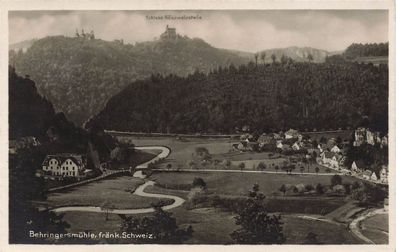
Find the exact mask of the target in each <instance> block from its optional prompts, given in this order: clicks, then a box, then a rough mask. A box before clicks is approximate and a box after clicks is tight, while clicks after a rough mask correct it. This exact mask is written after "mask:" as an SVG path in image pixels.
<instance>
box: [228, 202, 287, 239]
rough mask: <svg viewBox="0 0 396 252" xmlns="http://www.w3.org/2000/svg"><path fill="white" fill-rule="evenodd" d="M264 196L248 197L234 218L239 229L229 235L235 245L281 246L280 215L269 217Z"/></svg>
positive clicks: (281, 228)
mask: <svg viewBox="0 0 396 252" xmlns="http://www.w3.org/2000/svg"><path fill="white" fill-rule="evenodd" d="M264 198H265V197H264V196H260V195H256V196H255V197H249V198H248V199H247V200H246V203H245V204H244V205H243V207H241V208H240V209H239V210H238V211H237V216H236V217H235V223H236V225H238V226H240V228H239V229H237V230H236V231H234V232H232V233H231V234H230V236H231V238H232V239H233V240H234V241H235V242H236V243H237V244H282V243H284V242H285V240H286V238H285V237H284V235H283V222H282V221H281V216H280V215H269V214H268V212H267V209H266V207H265V204H264Z"/></svg>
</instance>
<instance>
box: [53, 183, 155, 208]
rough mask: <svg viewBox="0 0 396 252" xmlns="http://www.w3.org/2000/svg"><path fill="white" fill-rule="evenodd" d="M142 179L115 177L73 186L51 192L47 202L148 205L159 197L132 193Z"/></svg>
mask: <svg viewBox="0 0 396 252" xmlns="http://www.w3.org/2000/svg"><path fill="white" fill-rule="evenodd" d="M143 183H144V181H143V180H141V179H138V178H133V177H129V176H123V177H116V178H111V179H106V180H101V181H98V182H93V183H90V184H87V185H83V186H79V187H76V188H73V189H71V190H69V191H67V192H62V193H51V194H49V195H48V199H47V203H48V205H49V206H51V207H56V206H71V205H78V206H102V205H103V204H104V203H106V202H108V203H110V204H113V205H114V207H115V208H144V207H150V206H151V204H152V203H157V202H159V201H160V199H157V198H147V197H141V196H137V195H133V194H132V192H134V191H135V189H136V188H137V187H138V186H139V185H141V184H143Z"/></svg>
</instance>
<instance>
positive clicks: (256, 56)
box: [254, 53, 259, 67]
mask: <svg viewBox="0 0 396 252" xmlns="http://www.w3.org/2000/svg"><path fill="white" fill-rule="evenodd" d="M258 57H259V54H258V53H255V54H254V61H255V62H256V67H257V60H258Z"/></svg>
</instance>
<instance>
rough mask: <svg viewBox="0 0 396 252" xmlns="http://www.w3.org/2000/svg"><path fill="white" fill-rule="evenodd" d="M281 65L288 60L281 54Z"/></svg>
mask: <svg viewBox="0 0 396 252" xmlns="http://www.w3.org/2000/svg"><path fill="white" fill-rule="evenodd" d="M280 61H281V63H282V65H286V64H287V62H288V58H287V56H285V55H282V57H281V59H280Z"/></svg>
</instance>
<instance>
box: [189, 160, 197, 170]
mask: <svg viewBox="0 0 396 252" xmlns="http://www.w3.org/2000/svg"><path fill="white" fill-rule="evenodd" d="M195 165H196V163H195V162H194V160H190V161H189V162H188V166H189V167H190V169H193V168H194V167H195Z"/></svg>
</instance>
